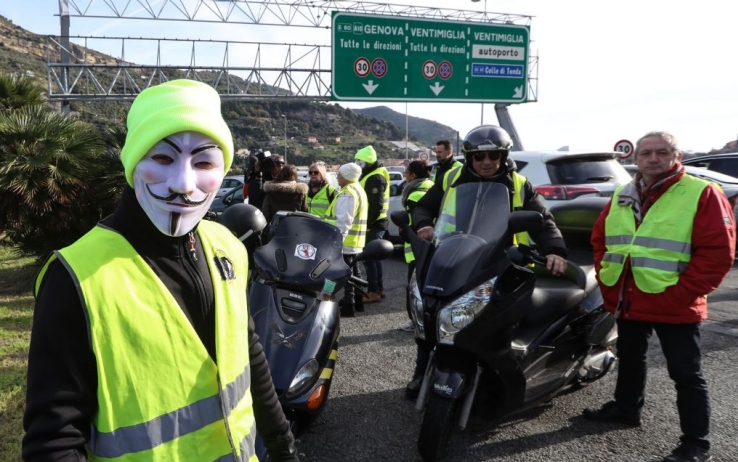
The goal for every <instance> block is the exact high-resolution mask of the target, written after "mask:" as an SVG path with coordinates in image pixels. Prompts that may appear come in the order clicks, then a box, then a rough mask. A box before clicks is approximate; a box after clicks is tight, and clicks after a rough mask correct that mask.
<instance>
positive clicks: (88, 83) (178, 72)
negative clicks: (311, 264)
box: [47, 0, 538, 108]
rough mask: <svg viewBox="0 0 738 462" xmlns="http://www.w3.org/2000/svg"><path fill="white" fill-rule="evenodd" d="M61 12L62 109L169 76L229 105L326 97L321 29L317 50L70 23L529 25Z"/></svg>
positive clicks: (191, 11)
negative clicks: (88, 32) (78, 32)
mask: <svg viewBox="0 0 738 462" xmlns="http://www.w3.org/2000/svg"><path fill="white" fill-rule="evenodd" d="M59 9H60V21H61V34H60V36H59V37H49V38H48V48H47V49H48V52H47V80H48V95H49V99H50V100H52V101H61V102H62V108H64V107H65V106H68V104H69V101H101V100H105V101H128V100H132V99H133V98H135V96H136V95H137V94H138V93H140V92H141V91H142V90H143V89H145V88H147V87H149V86H151V85H155V84H158V83H161V82H163V81H166V80H170V79H172V78H191V79H197V80H201V81H203V82H205V83H208V84H210V85H211V86H213V87H214V88H215V89H216V90H217V91H218V92H219V93H220V94H221V96H222V97H223V99H228V100H247V99H272V98H275V99H276V98H279V99H290V100H309V101H329V100H330V99H331V68H330V66H331V54H330V52H331V50H330V45H329V43H330V36H329V33H328V32H326V33H325V40H324V44H320V43H314V44H298V43H273V42H272V43H270V42H256V41H235V40H234V41H230V40H229V41H226V40H201V39H180V38H134V37H98V36H73V35H70V34H69V29H70V18H96V19H105V20H118V19H132V20H150V21H152V24H153V23H155V22H161V21H180V22H197V23H205V24H226V23H227V24H241V25H251V26H264V27H265V28H269V27H271V28H274V27H279V26H290V27H292V28H293V29H292V30H293V31H294V30H295V29H294V27H302V28H313V29H315V30H321V29H330V27H331V13H332V12H333V11H342V12H351V13H366V14H383V15H399V16H408V17H417V18H421V17H422V18H430V19H448V20H456V21H470V22H488V23H506V24H521V25H530V22H531V19H532V18H531V17H530V16H522V15H511V14H503V13H490V12H487V11H484V12H481V11H472V10H459V9H449V8H435V7H425V6H410V5H392V4H386V3H379V2H367V1H350V0H345V1H344V0H291V1H288V0H59ZM151 29H152V30H155V28H153V27H152V28H151ZM282 30H284V29H282ZM303 30H304V29H303ZM283 35H289V36H290V37H296V36H299V35H301V34H298V33H290V34H285V33H284V32H283ZM101 41H103V42H105V43H106V44H107V46H103V47H102V48H107V49H110V48H111V45H110V44H111V43H113V44H114V46H113V48H114V49H116V50H120V51H119V53H120V54H119V55H117V56H115V57H108V58H102V57H101V56H100V54H99V53H93V46H95V45H96V44H98V43H100V42H101ZM111 41H114V42H111ZM314 42H320V41H319V40H317V39H316V40H314ZM100 48H101V47H100V46H95V49H100ZM175 48H176V49H177V53H176V57H177V58H176V59H180V60H181V59H182V58H181V56H183V54H182V49H183V48H186V49H187V50H188V52H189V60H188V61H189V62H186V63H184V62H173V60H172V57H173V56H175V53H174V52H173V51H171V50H172V49H175ZM144 49H145V50H146V51H147V52H146V56H150V57H149V58H146V59H143V58H141V57H140V55H137V54H136V50H139V51H140V50H144ZM168 53H170V54H168ZM528 68H529V75H528V85H529V91H528V95H529V98H528V101H536V100H537V87H538V83H537V82H538V57H537V56H532V57H531V58H530V62H529V66H528Z"/></svg>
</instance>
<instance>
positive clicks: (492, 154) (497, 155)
mask: <svg viewBox="0 0 738 462" xmlns="http://www.w3.org/2000/svg"><path fill="white" fill-rule="evenodd" d="M472 157H473V158H474V160H476V161H477V162H482V161H483V160H484V158H485V157H487V158H488V159H489V160H500V159H502V152H500V151H477V152H475V153H473V154H472Z"/></svg>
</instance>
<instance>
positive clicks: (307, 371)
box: [287, 358, 320, 399]
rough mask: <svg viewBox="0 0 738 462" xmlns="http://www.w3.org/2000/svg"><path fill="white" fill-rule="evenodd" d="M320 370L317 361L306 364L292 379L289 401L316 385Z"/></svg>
mask: <svg viewBox="0 0 738 462" xmlns="http://www.w3.org/2000/svg"><path fill="white" fill-rule="evenodd" d="M319 369H320V365H319V364H318V360H317V359H315V358H312V359H310V360H309V361H308V362H306V363H305V364H304V365H303V366H302V367H301V368H300V370H299V371H297V374H295V377H294V378H293V379H292V382H291V383H290V387H289V388H288V389H287V398H288V399H289V398H292V397H293V396H297V395H299V394H301V393H303V392H305V390H306V389H307V388H308V387H309V386H310V385H312V384H313V383H314V381H315V380H314V379H315V378H316V375H317V374H318V371H319Z"/></svg>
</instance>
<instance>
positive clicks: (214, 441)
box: [37, 221, 256, 462]
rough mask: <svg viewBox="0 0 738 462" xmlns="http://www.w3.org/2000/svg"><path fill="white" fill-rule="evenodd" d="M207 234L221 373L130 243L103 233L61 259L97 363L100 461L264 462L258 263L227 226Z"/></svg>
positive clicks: (201, 228) (206, 225)
mask: <svg viewBox="0 0 738 462" xmlns="http://www.w3.org/2000/svg"><path fill="white" fill-rule="evenodd" d="M197 232H198V235H199V236H200V239H201V241H202V245H203V250H204V252H205V257H206V259H207V264H208V266H209V269H210V275H211V278H212V285H213V291H214V295H215V318H216V332H215V341H216V351H217V358H218V364H217V365H216V364H215V362H214V361H213V360H212V359H211V358H210V355H209V354H208V352H207V350H206V349H205V346H204V345H203V344H202V342H201V341H200V339H199V337H198V336H197V333H196V332H195V330H194V329H193V328H192V325H191V323H190V322H189V320H188V319H187V317H186V316H185V314H184V312H183V311H182V309H181V308H180V306H179V305H178V304H177V302H176V300H175V299H174V297H173V296H172V295H171V292H170V291H169V289H168V288H167V287H166V286H165V285H164V284H163V282H162V281H161V280H160V279H159V278H158V276H157V275H156V273H154V271H153V270H152V269H151V267H150V266H149V265H148V264H147V263H146V261H145V260H144V259H143V258H141V257H140V256H139V255H138V254H137V253H136V251H135V250H134V249H133V248H132V247H131V246H130V244H128V242H127V241H126V240H125V239H124V238H123V237H122V236H121V235H119V234H118V233H116V232H114V231H111V230H109V229H106V228H103V227H101V226H97V227H95V228H93V229H92V230H91V231H90V232H88V233H87V234H86V235H85V236H83V237H82V238H80V239H79V240H78V241H77V242H75V243H74V244H72V245H71V246H69V247H67V248H65V249H62V250H60V251H58V252H56V253H55V255H54V257H55V258H58V259H59V260H60V262H61V263H62V264H64V265H65V267H66V268H67V270H68V271H69V273H70V275H71V276H72V278H73V280H74V282H75V284H76V285H77V290H78V292H79V294H80V300H81V303H82V305H83V307H84V309H85V314H86V316H87V322H88V334H89V338H90V344H91V346H92V350H93V353H94V355H95V360H96V363H97V370H98V388H97V401H98V412H97V413H96V415H95V417H94V419H93V422H92V434H91V438H90V441H89V443H88V447H87V449H88V457H89V460H91V461H98V460H106V461H110V460H113V461H121V462H129V461H134V460H162V461H163V460H168V461H174V462H185V461H189V460H192V455H193V454H197V455H198V460H208V461H211V460H212V461H215V460H228V461H234V460H236V461H239V462H240V461H243V462H246V461H250V462H255V461H256V455H255V452H254V438H255V431H256V430H255V422H254V414H253V408H252V400H251V393H250V391H249V387H250V383H251V377H250V367H249V354H248V311H247V306H246V297H245V293H246V292H245V289H246V277H247V270H248V267H247V261H248V259H247V256H246V252H245V249H244V247H243V245H242V244H241V243H240V242H239V241H238V240H237V239H235V238H234V237H233V236H232V235H231V233H230V232H229V231H228V230H227V229H225V228H224V227H222V226H221V225H219V224H217V223H212V222H207V221H202V222H200V224H199V225H198V231H197ZM216 259H218V261H219V263H225V262H226V260H227V262H229V263H230V266H231V267H232V268H233V274H234V275H235V278H233V279H228V280H226V279H224V278H223V277H222V276H221V273H220V271H219V270H218V269H217V266H216ZM44 268H48V265H45V266H44ZM44 275H45V271H43V272H42V273H41V274H39V279H38V282H37V287H40V281H41V280H42V279H43V277H44ZM111 287H115V297H111V296H110V288H111ZM142 345H144V346H145V348H141V346H142ZM236 345H237V346H238V348H236V347H235V346H236Z"/></svg>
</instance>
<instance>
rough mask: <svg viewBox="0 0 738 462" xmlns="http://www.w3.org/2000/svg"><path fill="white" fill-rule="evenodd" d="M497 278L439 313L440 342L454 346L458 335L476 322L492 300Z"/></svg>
mask: <svg viewBox="0 0 738 462" xmlns="http://www.w3.org/2000/svg"><path fill="white" fill-rule="evenodd" d="M495 282H497V278H496V277H495V278H492V279H490V280H489V281H487V282H485V283H484V284H482V285H480V286H478V287H477V288H476V289H474V290H472V291H470V292H467V293H465V294H464V295H462V296H461V297H459V298H457V299H456V300H454V301H453V302H451V303H450V304H448V305H447V306H445V307H443V308H442V309H441V311H440V312H439V313H438V342H439V343H444V344H447V345H453V343H454V337H455V336H456V334H457V333H458V332H459V331H461V330H462V329H464V328H465V327H466V326H468V325H469V324H471V323H472V322H474V318H475V317H476V316H477V315H478V314H479V313H481V312H482V310H483V309H484V307H485V306H487V304H488V303H489V301H490V300H491V299H492V293H493V291H494V288H495Z"/></svg>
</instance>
